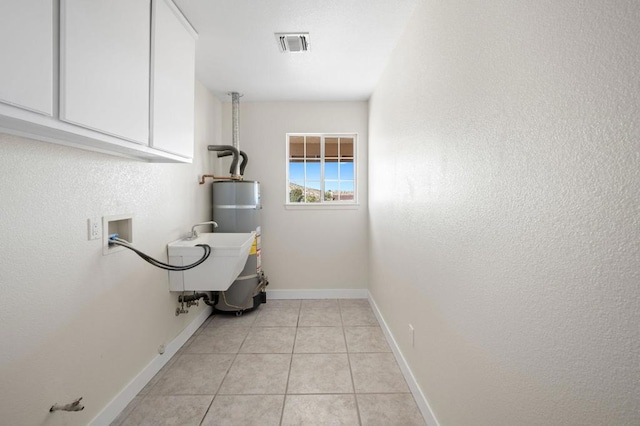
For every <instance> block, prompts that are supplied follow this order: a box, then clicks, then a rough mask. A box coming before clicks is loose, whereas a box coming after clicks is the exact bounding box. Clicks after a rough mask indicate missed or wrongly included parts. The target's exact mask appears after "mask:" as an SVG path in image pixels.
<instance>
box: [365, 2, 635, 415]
mask: <svg viewBox="0 0 640 426" xmlns="http://www.w3.org/2000/svg"><path fill="white" fill-rule="evenodd" d="M639 47H640V3H638V2H637V1H634V0H615V1H608V2H596V1H571V2H557V1H550V0H543V1H536V2H531V1H524V0H518V1H512V0H509V1H507V0H504V1H493V2H481V1H457V0H454V1H447V2H444V1H435V0H428V1H423V2H422V5H421V6H420V7H419V9H418V10H417V11H416V13H415V15H414V17H413V20H412V22H411V23H410V24H409V26H408V28H407V30H406V33H405V34H404V37H403V39H402V40H401V43H400V45H399V46H398V47H397V49H396V51H395V53H394V56H393V58H392V60H391V62H390V64H389V66H388V67H387V70H386V71H385V74H384V75H383V78H382V80H381V82H380V83H379V85H378V87H377V89H376V91H375V93H374V95H373V97H372V99H371V101H370V127H369V130H370V133H369V134H370V148H369V156H370V164H369V167H370V168H369V176H370V178H369V179H370V181H369V188H370V194H369V197H370V198H369V199H370V204H369V208H370V251H371V254H370V256H371V257H370V264H371V268H372V272H371V291H372V294H373V297H374V299H375V300H376V302H377V303H378V304H379V306H380V308H381V311H382V313H383V315H384V317H385V319H386V320H387V321H388V322H389V324H390V327H391V329H392V331H393V333H394V335H395V336H396V338H397V339H398V341H399V344H400V347H401V349H402V351H403V352H404V354H405V356H406V357H407V359H408V362H409V364H410V366H411V368H412V370H413V372H414V373H415V375H416V377H417V378H418V381H419V383H420V385H421V387H422V389H423V390H424V392H425V394H426V396H427V399H428V401H429V403H430V404H431V406H432V408H433V410H434V412H435V415H436V417H437V418H438V420H439V422H440V423H441V424H442V425H470V424H473V425H508V424H511V425H515V424H517V425H552V424H553V425H587V424H589V425H603V424H611V425H613V424H615V425H638V424H640V398H639V395H640V326H639V325H640V284H639V283H640V197H639V194H640V172H639V170H640V79H639V77H638V75H639V74H638V70H639V69H640V49H639ZM409 323H412V324H413V326H414V327H415V333H416V335H415V347H412V346H411V341H410V334H409V328H408V324H409Z"/></svg>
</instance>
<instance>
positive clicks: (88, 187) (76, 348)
mask: <svg viewBox="0 0 640 426" xmlns="http://www.w3.org/2000/svg"><path fill="white" fill-rule="evenodd" d="M196 114H197V117H196V140H197V141H196V153H195V160H194V163H193V164H148V163H142V162H138V161H133V160H126V159H121V158H117V157H112V156H108V155H103V154H97V153H92V152H87V151H83V150H79V149H74V148H67V147H62V146H59V145H54V144H47V143H43V142H36V141H32V140H28V139H23V138H18V137H12V136H6V135H0V153H1V154H0V170H1V172H0V173H1V174H2V183H1V184H0V200H1V201H0V202H1V203H2V204H1V205H2V214H1V215H0V229H1V230H2V238H1V239H0V289H1V291H2V296H1V297H2V301H3V308H2V309H1V310H0V324H2V326H1V327H0V341H1V342H2V350H1V351H0V383H1V385H0V413H2V417H1V419H0V423H2V424H6V425H61V424H65V425H86V424H88V422H89V421H90V420H91V419H92V418H93V417H95V416H96V414H98V413H99V412H100V411H101V410H102V409H103V408H104V407H105V405H106V404H107V403H108V402H109V401H110V400H111V399H112V398H114V397H115V396H116V395H117V394H118V393H119V392H120V390H121V389H122V388H123V387H124V386H125V385H126V384H127V383H128V382H129V381H130V380H132V379H133V378H134V377H135V376H136V375H137V374H138V373H139V372H140V371H141V370H142V369H143V368H144V367H145V366H146V365H147V364H148V363H149V362H150V361H151V360H152V359H153V358H154V357H155V356H156V355H157V350H158V347H159V346H160V345H161V344H167V343H168V342H170V341H171V340H173V338H174V337H175V336H176V335H177V334H179V333H180V332H181V331H182V330H183V329H184V328H185V327H186V326H187V325H188V324H189V323H190V322H191V321H193V319H194V318H195V317H196V316H197V315H198V312H199V311H200V310H201V309H202V307H200V308H193V309H192V310H191V311H190V313H189V314H187V315H181V316H179V317H176V316H175V308H176V306H177V296H176V295H175V294H171V293H169V291H168V274H167V272H166V271H162V270H160V269H157V268H154V267H152V266H151V265H149V264H147V263H146V262H144V261H143V260H142V259H140V258H138V257H137V256H136V255H135V254H133V253H132V252H130V251H127V250H124V251H122V252H119V253H114V254H111V255H108V256H102V241H101V240H94V241H88V239H87V219H88V218H92V217H102V216H104V215H114V214H125V213H126V214H129V213H131V214H133V217H134V219H133V226H134V231H133V234H134V244H135V246H136V247H137V248H139V249H141V250H142V251H144V252H146V253H148V254H150V255H151V256H153V257H155V258H158V259H166V244H167V243H168V242H170V241H173V240H175V239H177V238H179V237H181V236H182V235H184V234H185V233H186V232H187V231H189V230H190V227H191V225H192V224H193V223H196V222H198V221H202V220H205V219H208V218H209V216H210V212H211V208H210V205H211V196H210V185H206V186H199V185H198V178H199V175H200V174H201V173H203V172H205V171H207V169H208V168H209V163H210V158H209V157H210V156H209V155H208V154H207V153H206V147H205V146H206V144H209V143H213V141H214V140H217V139H219V137H220V128H219V127H217V128H216V123H218V124H219V116H220V114H221V105H220V102H219V101H217V100H216V99H215V98H213V97H212V96H211V95H210V94H209V92H208V91H207V90H206V89H205V88H204V87H203V86H201V85H199V84H198V86H197V90H196ZM215 117H218V118H217V119H216V118H215ZM216 120H217V121H216ZM80 396H82V397H84V399H83V404H84V405H85V410H84V411H82V412H76V413H53V414H50V413H49V412H48V410H49V407H51V405H53V404H54V403H56V402H59V403H67V402H71V401H72V400H74V399H75V398H77V397H80Z"/></svg>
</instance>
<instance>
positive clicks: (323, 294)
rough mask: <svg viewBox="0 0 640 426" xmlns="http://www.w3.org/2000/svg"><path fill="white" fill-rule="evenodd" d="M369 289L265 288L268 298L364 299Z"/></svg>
mask: <svg viewBox="0 0 640 426" xmlns="http://www.w3.org/2000/svg"><path fill="white" fill-rule="evenodd" d="M368 296H369V290H367V289H366V288H351V289H333V290H267V303H269V299H366V298H367V297H368Z"/></svg>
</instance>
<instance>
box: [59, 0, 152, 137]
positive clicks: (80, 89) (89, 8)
mask: <svg viewBox="0 0 640 426" xmlns="http://www.w3.org/2000/svg"><path fill="white" fill-rule="evenodd" d="M150 14H151V3H150V0H62V1H61V10H60V119H61V120H63V121H66V122H69V123H73V124H76V125H79V126H83V127H86V128H89V129H93V130H96V131H99V132H102V133H106V134H109V135H113V136H116V137H118V138H122V139H126V140H129V141H132V142H136V143H139V144H144V145H148V144H149V82H150V76H149V64H150V37H151V28H150V26H151V22H150Z"/></svg>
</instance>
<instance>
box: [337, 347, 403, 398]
mask: <svg viewBox="0 0 640 426" xmlns="http://www.w3.org/2000/svg"><path fill="white" fill-rule="evenodd" d="M349 360H350V361H351V372H352V374H353V384H354V386H355V389H356V393H403V392H405V393H406V392H409V387H408V386H407V383H406V382H405V380H404V377H403V376H402V372H400V367H398V364H397V363H396V360H395V358H394V357H393V354H391V353H379V354H377V353H376V354H369V353H355V354H349Z"/></svg>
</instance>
